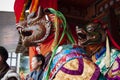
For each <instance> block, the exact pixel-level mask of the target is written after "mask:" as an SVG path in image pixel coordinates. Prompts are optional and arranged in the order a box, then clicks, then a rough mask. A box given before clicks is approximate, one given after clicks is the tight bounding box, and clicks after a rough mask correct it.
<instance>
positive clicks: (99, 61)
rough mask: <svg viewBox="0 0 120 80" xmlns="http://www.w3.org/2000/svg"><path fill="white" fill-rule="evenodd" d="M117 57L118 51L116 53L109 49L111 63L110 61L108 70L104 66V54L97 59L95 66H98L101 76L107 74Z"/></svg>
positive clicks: (119, 53)
mask: <svg viewBox="0 0 120 80" xmlns="http://www.w3.org/2000/svg"><path fill="white" fill-rule="evenodd" d="M118 55H120V52H119V51H117V50H115V49H111V61H110V67H109V68H107V67H106V65H105V52H104V54H103V55H102V56H100V58H98V59H97V61H96V64H97V65H98V66H99V68H100V72H101V73H102V74H103V75H106V74H107V72H108V71H109V69H110V68H111V67H112V66H113V63H114V62H115V60H116V58H117V57H118Z"/></svg>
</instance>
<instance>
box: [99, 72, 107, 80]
mask: <svg viewBox="0 0 120 80" xmlns="http://www.w3.org/2000/svg"><path fill="white" fill-rule="evenodd" d="M98 80H107V79H106V78H105V76H103V75H102V74H101V73H100V76H99V79H98Z"/></svg>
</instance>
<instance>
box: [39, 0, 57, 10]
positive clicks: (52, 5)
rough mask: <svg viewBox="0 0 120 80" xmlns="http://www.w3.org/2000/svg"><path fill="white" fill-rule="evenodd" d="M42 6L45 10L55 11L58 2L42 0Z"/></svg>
mask: <svg viewBox="0 0 120 80" xmlns="http://www.w3.org/2000/svg"><path fill="white" fill-rule="evenodd" d="M40 5H41V6H42V7H43V8H53V9H55V10H57V8H58V5H57V0H40Z"/></svg>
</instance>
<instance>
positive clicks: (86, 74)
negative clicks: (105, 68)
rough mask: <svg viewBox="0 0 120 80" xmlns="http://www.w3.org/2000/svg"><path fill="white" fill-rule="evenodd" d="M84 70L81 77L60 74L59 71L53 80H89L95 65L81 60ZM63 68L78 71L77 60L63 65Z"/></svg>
mask: <svg viewBox="0 0 120 80" xmlns="http://www.w3.org/2000/svg"><path fill="white" fill-rule="evenodd" d="M83 61H84V68H83V73H82V74H81V75H70V74H66V73H64V72H62V71H61V70H60V71H59V72H58V73H57V74H56V76H55V78H54V79H53V80H90V78H91V77H92V75H93V73H94V71H95V65H94V64H93V63H92V62H90V61H89V60H86V59H83ZM64 67H65V68H67V69H70V70H77V69H78V60H77V59H74V60H71V61H70V62H68V63H66V64H65V65H64Z"/></svg>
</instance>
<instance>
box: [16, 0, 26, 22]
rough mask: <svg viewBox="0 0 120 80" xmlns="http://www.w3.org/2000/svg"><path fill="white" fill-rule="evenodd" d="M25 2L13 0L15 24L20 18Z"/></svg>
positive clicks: (23, 0)
mask: <svg viewBox="0 0 120 80" xmlns="http://www.w3.org/2000/svg"><path fill="white" fill-rule="evenodd" d="M25 2H26V0H15V3H14V13H15V16H16V23H18V22H19V19H20V17H21V13H22V10H23V8H24V4H25Z"/></svg>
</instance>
